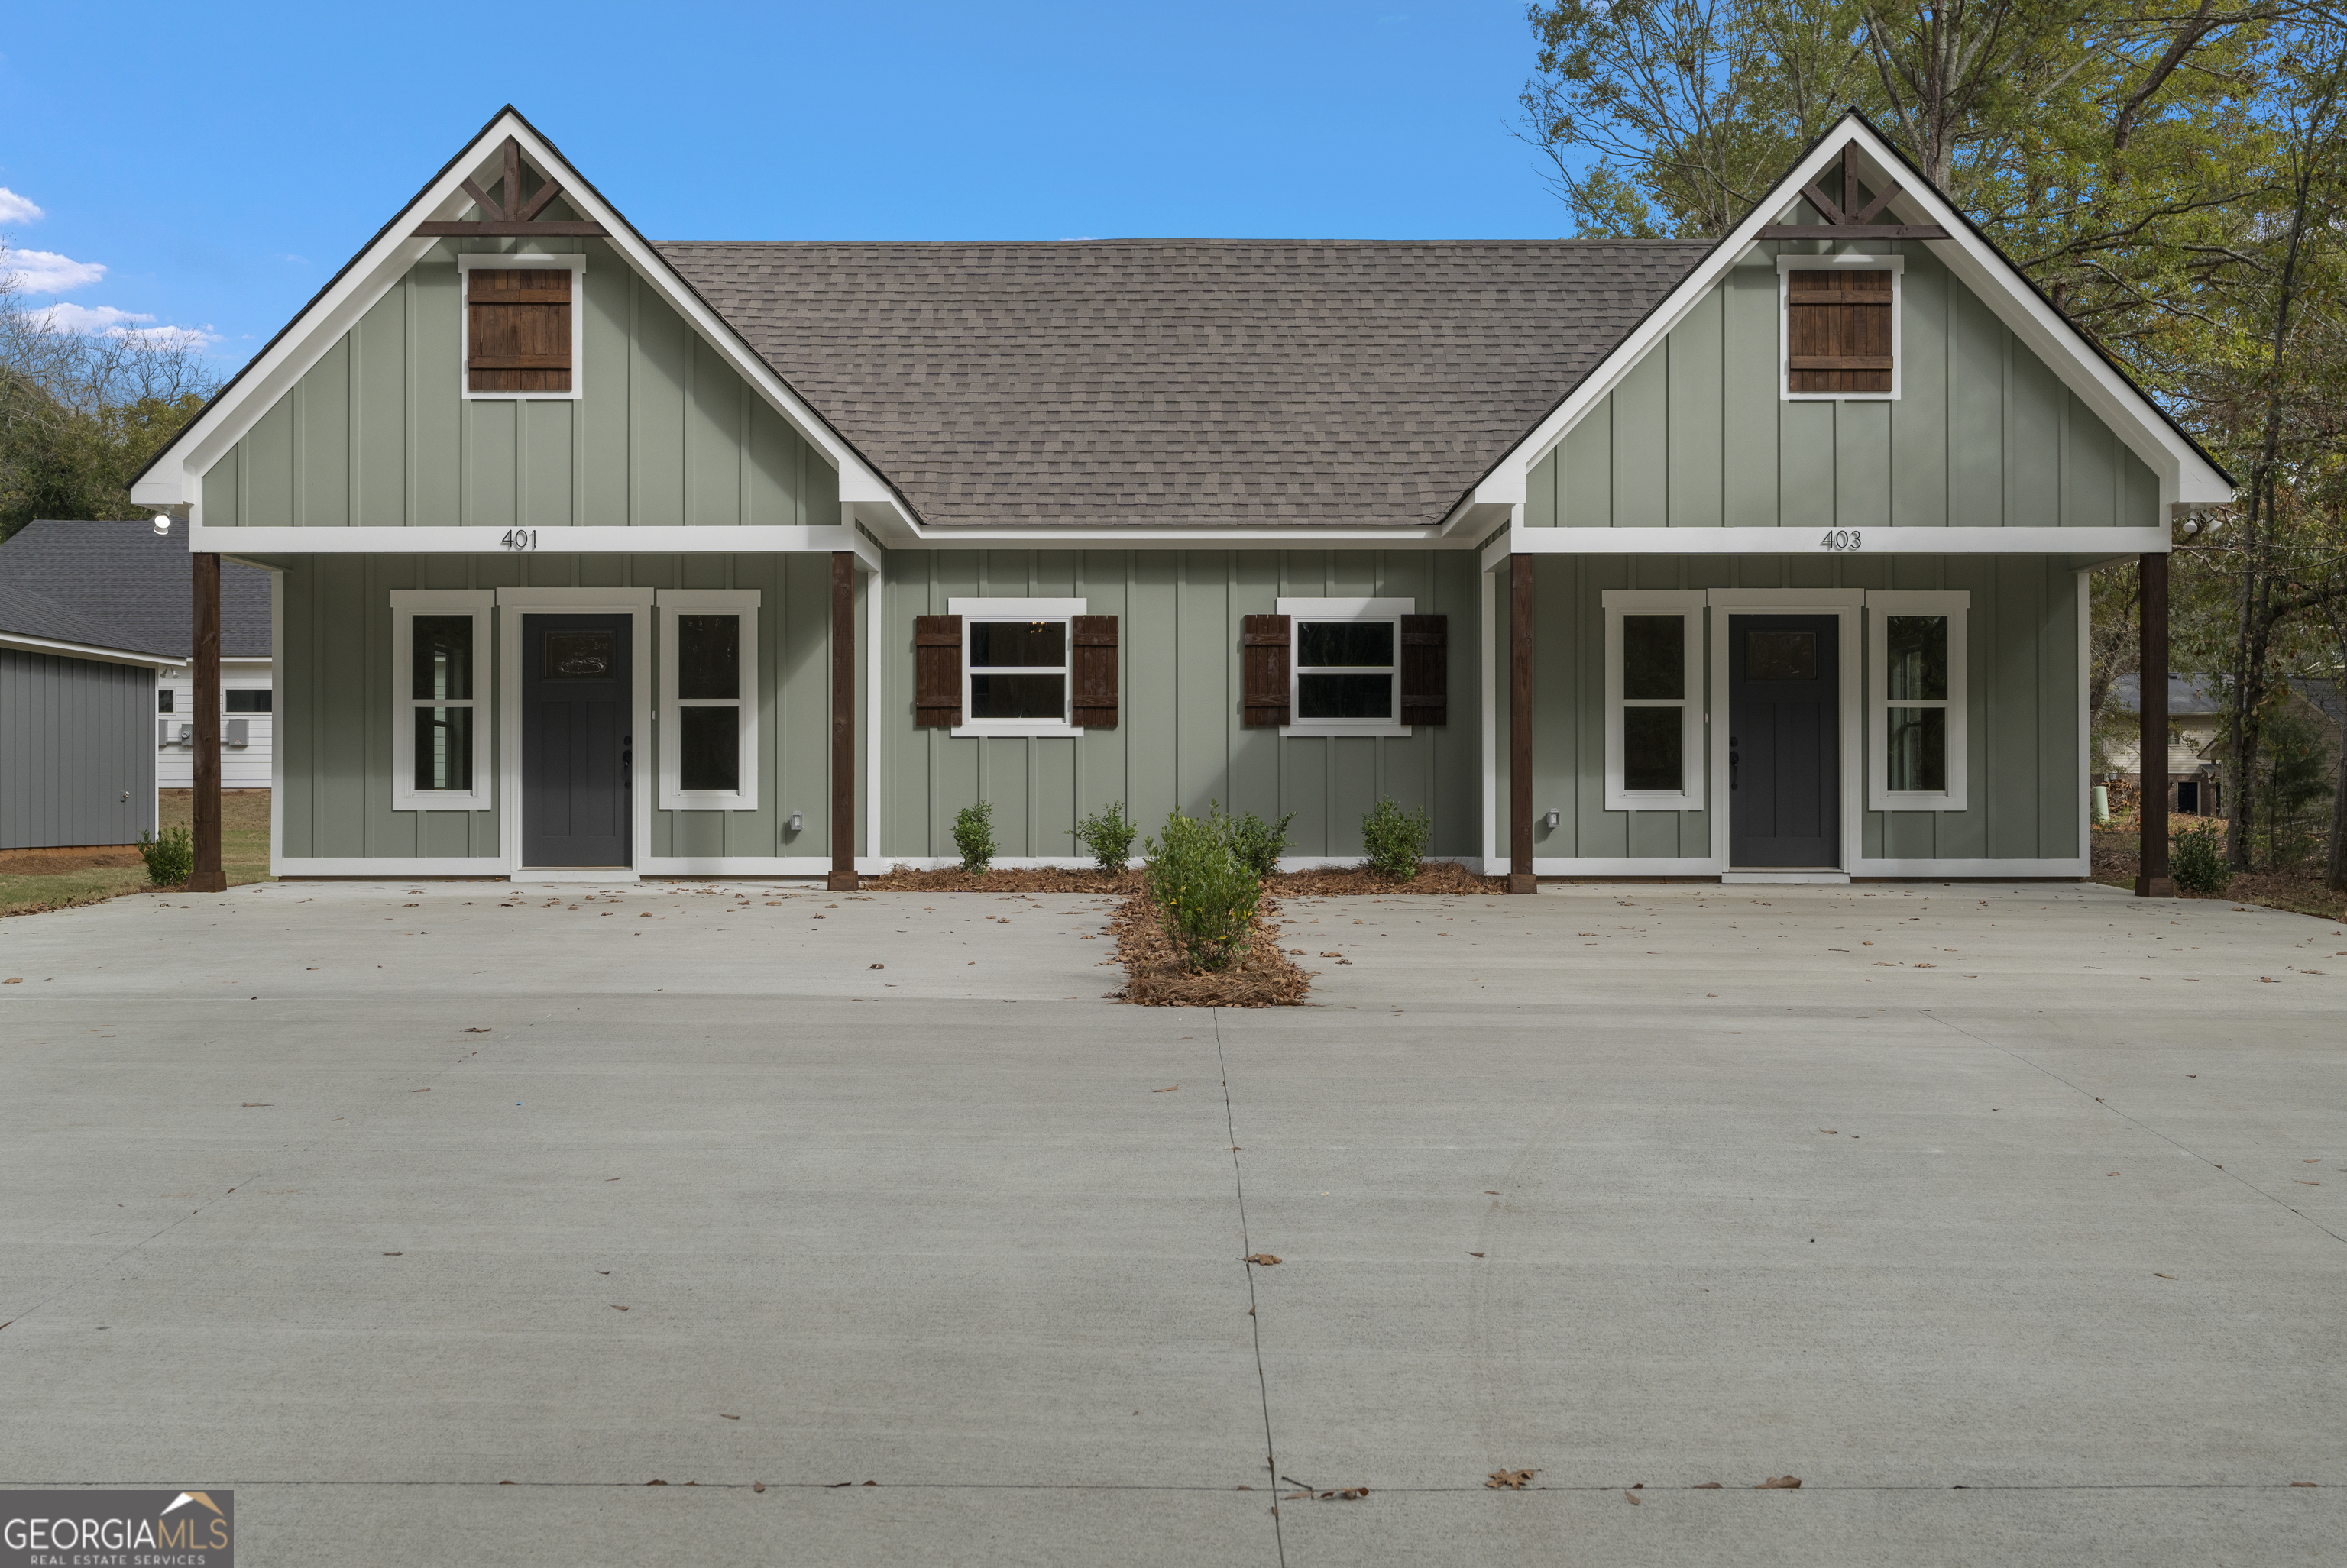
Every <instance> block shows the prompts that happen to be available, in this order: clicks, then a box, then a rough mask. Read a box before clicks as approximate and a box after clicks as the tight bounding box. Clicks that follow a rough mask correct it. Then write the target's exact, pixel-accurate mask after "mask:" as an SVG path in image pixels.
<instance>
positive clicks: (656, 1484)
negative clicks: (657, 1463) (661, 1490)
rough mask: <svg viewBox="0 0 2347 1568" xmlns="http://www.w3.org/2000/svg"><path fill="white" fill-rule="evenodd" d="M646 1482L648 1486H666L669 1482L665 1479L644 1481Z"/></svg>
mask: <svg viewBox="0 0 2347 1568" xmlns="http://www.w3.org/2000/svg"><path fill="white" fill-rule="evenodd" d="M644 1484H645V1485H646V1486H666V1485H667V1484H668V1482H666V1481H646V1482H644Z"/></svg>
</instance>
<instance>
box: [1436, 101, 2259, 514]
mask: <svg viewBox="0 0 2347 1568" xmlns="http://www.w3.org/2000/svg"><path fill="white" fill-rule="evenodd" d="M1844 148H1849V149H1850V154H1851V160H1850V161H1851V164H1852V166H1853V167H1854V168H1855V169H1856V170H1857V172H1858V174H1859V177H1860V178H1861V179H1863V180H1865V181H1866V182H1867V184H1868V185H1870V187H1871V188H1874V189H1876V190H1881V189H1882V188H1884V186H1885V185H1886V184H1895V185H1897V186H1898V187H1899V188H1900V193H1899V194H1898V195H1897V196H1896V197H1894V198H1892V199H1891V203H1890V206H1889V209H1888V210H1887V211H1886V212H1885V213H1884V214H1883V220H1884V221H1886V222H1893V223H1911V224H1924V223H1931V224H1937V225H1939V226H1940V227H1941V228H1943V229H1946V230H1947V231H1948V236H1949V237H1948V238H1947V239H1925V240H1906V241H1902V242H1901V243H1903V244H1909V245H1922V246H1923V247H1925V248H1926V249H1928V251H1929V253H1930V254H1931V255H1932V256H1933V257H1935V258H1937V259H1938V260H1940V262H1941V263H1942V265H1944V266H1945V267H1947V269H1948V270H1949V271H1950V272H1952V273H1953V274H1954V275H1955V277H1956V279H1957V280H1958V281H1959V282H1961V283H1963V285H1964V286H1965V287H1966V288H1968V289H1970V290H1972V291H1973V293H1974V294H1975V295H1977V296H1978V297H1979V298H1980V300H1981V301H1982V302H1983V304H1985V305H1987V306H1988V308H1989V310H1990V311H1992V312H1993V314H1994V315H1995V316H1996V318H1997V319H1998V320H1999V321H2002V322H2004V325H2005V327H2006V328H2007V329H2008V330H2010V331H2012V332H2013V333H2014V336H2015V337H2017V338H2019V339H2020V340H2021V341H2023V342H2024V344H2026V345H2027V346H2028V347H2029V349H2030V350H2031V351H2033V352H2034V353H2035V354H2036V355H2037V357H2038V358H2039V359H2041V360H2043V361H2045V364H2046V365H2047V366H2048V368H2050V369H2051V370H2052V371H2053V372H2054V374H2055V377H2056V378H2058V379H2059V380H2060V381H2061V382H2062V383H2063V384H2064V385H2065V387H2067V388H2069V390H2070V391H2071V392H2073V393H2075V395H2076V396H2077V398H2078V400H2079V401H2080V402H2084V403H2085V404H2086V406H2087V407H2088V408H2089V409H2091V410H2093V411H2094V412H2095V414H2096V416H2097V417H2098V418H2100V419H2101V420H2102V421H2103V422H2104V423H2106V424H2107V425H2109V426H2110V428H2111V429H2112V431H2113V432H2114V433H2116V434H2117V435H2118V437H2119V439H2120V440H2122V441H2124V442H2125V443H2127V446H2128V447H2129V449H2130V450H2132V451H2133V452H2134V453H2136V455H2137V456H2138V457H2140V458H2141V459H2142V460H2143V461H2144V463H2146V464H2147V466H2149V467H2150V469H2151V471H2152V472H2153V473H2155V474H2157V476H2158V478H2159V503H2160V514H2161V515H2162V516H2163V517H2164V516H2166V515H2167V514H2168V507H2169V506H2170V505H2173V504H2177V503H2179V502H2188V503H2200V504H2215V503H2221V502H2225V501H2229V500H2231V499H2232V496H2233V490H2232V486H2231V485H2229V484H2227V483H2226V480H2225V476H2224V475H2223V474H2222V473H2219V472H2218V470H2217V468H2216V466H2215V465H2214V464H2213V463H2210V462H2209V460H2208V459H2207V458H2205V457H2203V456H2202V455H2201V454H2200V453H2199V452H2198V450H2197V449H2195V448H2194V447H2193V445H2192V443H2190V442H2189V441H2188V440H2187V439H2186V438H2185V437H2184V435H2183V433H2181V432H2179V431H2178V430H2177V429H2176V427H2175V426H2174V425H2172V424H2170V423H2168V420H2167V418H2166V417H2165V416H2164V415H2162V414H2161V412H2159V410H2158V408H2157V406H2156V405H2154V404H2153V403H2152V402H2151V401H2150V400H2149V399H2147V398H2146V397H2145V396H2144V395H2143V394H2142V393H2141V392H2137V390H2136V389H2135V388H2133V387H2132V386H2130V385H2128V384H2127V380H2126V378H2125V377H2123V376H2121V375H2120V374H2119V372H2117V371H2116V370H2114V369H2113V368H2112V367H2111V365H2110V364H2109V362H2108V361H2106V360H2105V359H2104V358H2103V357H2102V356H2101V355H2100V354H2098V353H2096V351H2094V349H2093V348H2092V347H2091V346H2090V345H2088V344H2087V342H2086V340H2085V339H2084V338H2083V337H2081V336H2080V335H2079V333H2078V331H2077V329H2075V327H2073V326H2071V325H2070V324H2069V322H2068V321H2065V320H2064V319H2063V318H2062V316H2061V315H2060V314H2059V313H2058V312H2056V311H2055V309H2054V308H2053V307H2052V306H2051V305H2048V304H2047V303H2046V302H2045V299H2044V297H2043V296H2041V295H2040V294H2039V293H2038V292H2037V290H2035V289H2034V288H2033V287H2031V286H2030V284H2029V283H2028V281H2027V280H2025V279H2024V278H2022V277H2021V276H2020V274H2019V273H2017V272H2016V271H2014V268H2013V266H2012V265H2011V264H2010V263H2009V262H2007V261H2005V260H2004V259H2003V258H2002V257H2000V256H1998V255H1997V253H1996V252H1995V251H1994V250H1993V249H1991V248H1990V246H1989V244H1988V243H1987V241H1985V240H1983V239H1981V238H1980V237H1979V236H1978V235H1977V234H1975V233H1974V232H1973V229H1972V227H1971V225H1970V224H1969V223H1967V222H1966V221H1965V220H1964V219H1963V215H1962V214H1961V213H1959V212H1957V211H1956V209H1954V208H1952V206H1950V205H1949V204H1948V202H1947V201H1946V199H1944V198H1942V197H1941V196H1940V195H1939V194H1938V193H1937V192H1936V191H1933V190H1932V189H1931V188H1929V186H1928V184H1927V183H1926V182H1925V181H1924V180H1922V178H1920V177H1919V176H1917V175H1915V174H1913V173H1912V172H1911V171H1910V170H1909V169H1908V168H1907V166H1906V163H1905V161H1904V160H1903V159H1902V158H1900V157H1899V155H1898V154H1897V153H1896V152H1894V151H1893V150H1892V149H1891V147H1890V145H1889V144H1888V143H1887V142H1885V141H1883V140H1882V138H1881V137H1879V136H1877V135H1876V134H1875V133H1874V130H1873V129H1872V127H1870V126H1868V125H1867V123H1866V121H1865V120H1864V119H1863V118H1862V117H1860V116H1859V115H1858V114H1856V113H1855V112H1853V113H1850V114H1847V115H1845V116H1843V117H1842V118H1841V120H1840V123H1838V124H1837V125H1836V126H1835V127H1833V129H1832V130H1831V131H1829V132H1828V133H1827V134H1826V135H1825V136H1822V137H1819V138H1818V141H1817V143H1816V144H1815V145H1814V146H1813V147H1811V148H1810V149H1809V154H1808V156H1807V157H1805V158H1802V159H1801V160H1800V161H1799V163H1797V164H1795V165H1794V166H1793V168H1791V169H1790V170H1788V172H1787V173H1786V174H1785V176H1784V178H1781V179H1779V180H1778V182H1777V184H1776V185H1775V186H1774V187H1772V188H1770V190H1769V192H1768V195H1767V196H1765V197H1763V198H1762V199H1760V201H1759V202H1758V204H1757V205H1755V206H1754V208H1753V209H1752V210H1751V212H1749V213H1748V214H1747V215H1746V217H1745V219H1744V220H1743V221H1742V222H1740V223H1738V224H1737V226H1736V227H1735V228H1734V229H1731V230H1729V231H1728V233H1727V236H1726V238H1724V239H1721V240H1720V242H1719V243H1718V244H1717V246H1715V247H1713V248H1712V249H1711V251H1710V252H1709V253H1708V254H1707V255H1706V256H1705V258H1704V259H1703V260H1702V261H1700V262H1699V263H1697V264H1696V268H1695V270H1693V271H1691V272H1689V273H1688V274H1687V275H1686V278H1684V279H1682V280H1680V282H1679V284H1678V286H1677V287H1676V288H1675V289H1673V290H1671V291H1670V293H1669V294H1668V295H1666V296H1665V298H1664V300H1663V301H1662V302H1661V303H1660V304H1659V305H1657V306H1655V309H1654V311H1652V312H1651V313H1649V314H1648V315H1647V317H1646V319H1645V321H1641V322H1640V323H1639V324H1638V325H1637V327H1636V328H1635V329H1634V330H1633V331H1631V333H1630V334H1629V336H1627V337H1626V338H1624V339H1623V341H1622V342H1621V343H1620V344H1619V345H1618V346H1617V347H1616V348H1615V349H1614V351H1613V352H1612V353H1611V354H1609V355H1607V356H1606V357H1605V359H1604V361H1601V362H1600V363H1599V364H1598V366H1597V367H1596V369H1594V370H1593V371H1592V372H1590V373H1589V374H1588V375H1587V376H1586V377H1584V378H1583V380H1582V382H1581V383H1580V384H1579V385H1578V386H1576V387H1574V388H1573V391H1572V392H1569V393H1568V394H1566V396H1565V397H1564V399H1563V401H1562V402H1559V403H1558V404H1557V406H1556V407H1555V409H1553V411H1552V412H1550V413H1549V415H1548V417H1547V418H1545V419H1543V420H1542V421H1541V423H1539V424H1537V425H1535V426H1534V427H1533V428H1532V432H1531V433H1530V434H1528V435H1526V436H1525V437H1524V438H1523V439H1522V441H1520V442H1518V443H1516V444H1515V445H1514V446H1513V447H1512V448H1511V449H1510V450H1509V451H1508V453H1506V454H1505V455H1504V456H1502V457H1501V459H1500V460H1499V462H1498V463H1494V464H1493V465H1492V467H1491V472H1490V473H1488V474H1486V475H1485V476H1484V478H1483V479H1482V480H1481V482H1479V483H1478V484H1476V485H1475V486H1474V487H1473V488H1472V489H1471V490H1470V491H1469V492H1468V493H1467V494H1466V495H1464V496H1463V497H1461V498H1460V502H1459V504H1458V506H1457V507H1456V508H1454V509H1453V513H1452V516H1451V517H1450V518H1449V519H1446V521H1447V522H1455V521H1457V520H1458V518H1459V516H1460V514H1465V513H1467V512H1470V511H1471V510H1472V509H1473V508H1475V507H1478V506H1493V505H1520V504H1522V502H1523V500H1524V496H1525V494H1526V491H1527V489H1528V486H1529V481H1530V476H1531V473H1532V465H1533V464H1535V463H1538V462H1539V461H1540V460H1541V459H1542V458H1543V457H1545V456H1547V455H1548V453H1549V452H1550V451H1551V450H1552V449H1553V448H1554V447H1555V446H1556V445H1557V444H1558V443H1561V442H1562V441H1563V439H1564V438H1565V436H1566V434H1567V433H1570V432H1571V431H1572V429H1573V426H1574V425H1576V424H1578V423H1580V422H1581V420H1582V419H1583V417H1584V416H1585V415H1586V414H1587V413H1588V412H1590V410H1592V409H1594V408H1595V407H1596V406H1597V405H1598V404H1599V403H1600V402H1603V401H1604V399H1605V397H1606V396H1607V395H1608V394H1609V393H1611V392H1613V391H1614V388H1616V387H1617V386H1619V385H1620V384H1621V383H1622V382H1623V381H1624V379H1625V378H1626V377H1627V376H1628V375H1629V373H1630V372H1631V371H1632V370H1633V369H1635V367H1636V366H1637V364H1638V363H1639V362H1640V361H1642V360H1644V359H1645V357H1646V355H1647V354H1648V353H1649V352H1650V351H1653V350H1654V349H1655V347H1656V346H1657V345H1658V344H1660V343H1661V341H1663V339H1664V338H1665V337H1666V336H1668V335H1669V333H1670V331H1671V330H1672V329H1673V328H1675V327H1676V326H1677V325H1678V324H1679V323H1680V322H1681V321H1684V320H1686V317H1687V316H1688V315H1689V314H1690V313H1692V312H1693V311H1694V310H1695V308H1696V306H1697V305H1698V304H1700V303H1701V302H1702V300H1704V298H1705V297H1706V295H1708V294H1709V293H1710V292H1711V290H1713V288H1714V287H1716V286H1717V284H1718V283H1719V281H1720V280H1722V279H1723V278H1724V277H1726V276H1727V272H1728V270H1730V269H1731V268H1733V267H1735V266H1737V264H1738V263H1739V262H1741V261H1743V260H1745V258H1746V257H1747V255H1749V254H1750V253H1751V252H1752V250H1753V248H1754V247H1755V246H1756V245H1758V244H1759V243H1760V242H1761V241H1760V230H1761V229H1765V228H1768V227H1769V226H1770V225H1772V224H1776V223H1779V222H1784V221H1787V220H1788V219H1790V218H1791V217H1792V216H1793V215H1794V214H1795V213H1796V212H1798V211H1799V210H1800V209H1801V208H1802V206H1803V203H1802V201H1801V199H1800V192H1801V190H1802V188H1804V187H1805V186H1807V185H1809V184H1810V183H1811V182H1812V181H1814V180H1816V179H1818V178H1820V177H1821V176H1823V175H1824V174H1825V173H1826V172H1827V171H1828V170H1829V169H1830V168H1834V167H1836V166H1837V165H1839V164H1840V161H1841V158H1842V153H1843V149H1844ZM1817 239H1818V242H1819V243H1832V242H1833V234H1832V230H1831V229H1828V228H1822V227H1821V228H1820V229H1819V231H1818V236H1817ZM1594 531H1595V530H1593V532H1594ZM1518 532H1519V533H1522V532H1526V530H1522V529H1519V530H1518ZM1532 532H1545V530H1532ZM2157 548H2158V549H2161V550H2165V549H2167V548H2168V545H2167V544H2166V543H2165V542H2163V543H2162V544H2160V545H2157Z"/></svg>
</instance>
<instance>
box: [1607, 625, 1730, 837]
mask: <svg viewBox="0 0 2347 1568" xmlns="http://www.w3.org/2000/svg"><path fill="white" fill-rule="evenodd" d="M1603 601H1604V610H1605V809H1607V810H1609V811H1700V810H1702V809H1703V800H1704V772H1705V769H1704V745H1703V721H1704V700H1703V679H1704V677H1703V668H1704V665H1703V613H1704V612H1703V606H1704V594H1703V590H1702V589H1700V588H1689V589H1683V588H1608V589H1606V590H1605V591H1604V596H1603Z"/></svg>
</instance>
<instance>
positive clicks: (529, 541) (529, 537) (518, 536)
mask: <svg viewBox="0 0 2347 1568" xmlns="http://www.w3.org/2000/svg"><path fill="white" fill-rule="evenodd" d="M1850 537H1852V538H1853V539H1855V538H1856V537H1857V535H1854V534H1853V535H1850ZM497 543H498V544H500V545H504V546H505V547H506V548H507V549H508V550H535V549H537V548H538V530H537V529H535V528H508V529H507V530H506V536H505V537H504V538H502V539H500V540H498V541H497Z"/></svg>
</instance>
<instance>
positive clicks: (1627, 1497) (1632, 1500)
mask: <svg viewBox="0 0 2347 1568" xmlns="http://www.w3.org/2000/svg"><path fill="white" fill-rule="evenodd" d="M1622 1501H1623V1502H1626V1503H1628V1504H1629V1505H1630V1506H1631V1507H1633V1508H1635V1507H1637V1506H1638V1494H1637V1493H1636V1492H1624V1493H1623V1494H1622Z"/></svg>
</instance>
